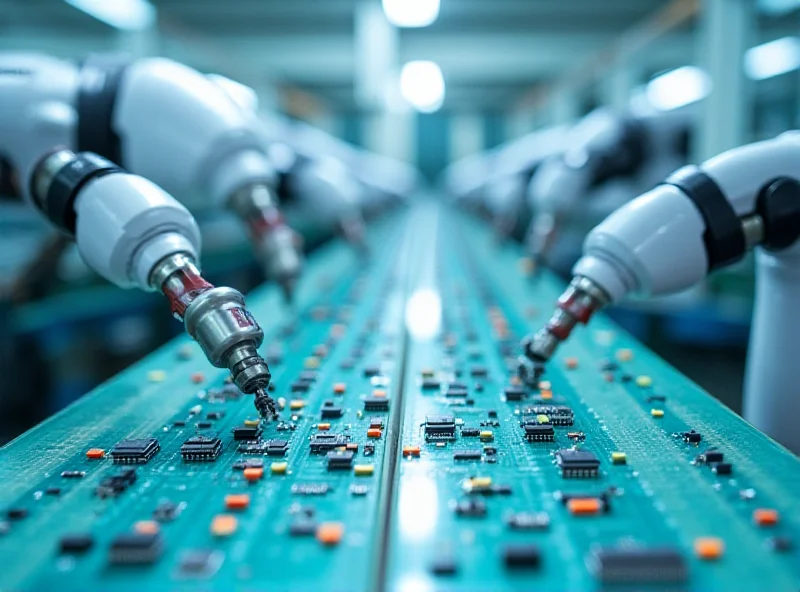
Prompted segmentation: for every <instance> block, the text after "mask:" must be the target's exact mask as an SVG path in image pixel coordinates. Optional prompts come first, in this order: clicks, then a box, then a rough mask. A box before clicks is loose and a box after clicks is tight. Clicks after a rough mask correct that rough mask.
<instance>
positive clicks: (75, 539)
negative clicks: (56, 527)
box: [58, 533, 94, 553]
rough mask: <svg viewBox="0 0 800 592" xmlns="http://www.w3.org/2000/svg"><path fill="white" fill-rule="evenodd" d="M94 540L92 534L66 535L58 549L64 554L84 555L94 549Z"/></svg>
mask: <svg viewBox="0 0 800 592" xmlns="http://www.w3.org/2000/svg"><path fill="white" fill-rule="evenodd" d="M93 544H94V539H93V538H92V535H91V534H88V533H79V534H65V535H64V536H62V537H61V539H59V541H58V548H59V549H60V550H61V552H62V553H83V552H84V551H88V550H89V549H91V548H92V545H93Z"/></svg>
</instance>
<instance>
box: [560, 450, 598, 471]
mask: <svg viewBox="0 0 800 592" xmlns="http://www.w3.org/2000/svg"><path fill="white" fill-rule="evenodd" d="M556 461H557V463H558V466H559V468H560V469H561V476H562V477H564V478H571V477H577V478H586V477H597V469H598V468H599V467H600V460H599V459H598V458H597V457H596V456H595V455H594V453H593V452H590V451H588V450H572V449H564V450H559V451H558V452H556Z"/></svg>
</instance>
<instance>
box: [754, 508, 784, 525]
mask: <svg viewBox="0 0 800 592" xmlns="http://www.w3.org/2000/svg"><path fill="white" fill-rule="evenodd" d="M753 522H755V523H756V524H757V525H758V526H775V525H776V524H777V523H778V511H777V510H773V509H771V508H758V509H757V510H754V511H753Z"/></svg>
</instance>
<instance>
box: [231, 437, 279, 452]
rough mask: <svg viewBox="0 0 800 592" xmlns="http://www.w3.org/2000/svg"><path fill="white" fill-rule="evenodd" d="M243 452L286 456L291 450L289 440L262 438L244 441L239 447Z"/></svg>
mask: <svg viewBox="0 0 800 592" xmlns="http://www.w3.org/2000/svg"><path fill="white" fill-rule="evenodd" d="M237 450H238V451H239V452H241V453H242V454H266V455H268V456H284V455H285V454H286V452H287V451H288V450H289V441H288V440H277V439H275V440H260V441H257V442H244V443H242V444H239V448H238V449H237Z"/></svg>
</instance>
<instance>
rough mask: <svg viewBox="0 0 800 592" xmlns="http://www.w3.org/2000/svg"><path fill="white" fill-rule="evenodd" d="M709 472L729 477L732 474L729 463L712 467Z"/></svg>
mask: <svg viewBox="0 0 800 592" xmlns="http://www.w3.org/2000/svg"><path fill="white" fill-rule="evenodd" d="M711 470H712V471H714V473H716V474H717V475H730V474H731V473H733V465H732V464H731V463H725V462H721V463H717V464H716V465H714V467H713V468H712V469H711Z"/></svg>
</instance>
